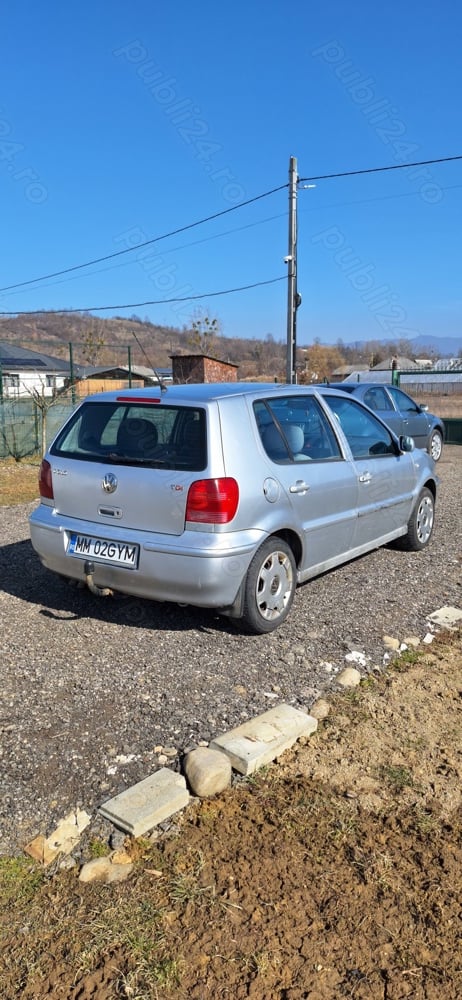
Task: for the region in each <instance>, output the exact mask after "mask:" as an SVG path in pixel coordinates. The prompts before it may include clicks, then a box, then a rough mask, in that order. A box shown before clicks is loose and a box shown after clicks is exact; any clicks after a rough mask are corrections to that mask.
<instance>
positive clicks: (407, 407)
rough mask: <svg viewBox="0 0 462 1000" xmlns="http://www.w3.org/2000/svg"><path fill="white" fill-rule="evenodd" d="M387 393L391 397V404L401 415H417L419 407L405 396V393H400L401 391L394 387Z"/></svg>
mask: <svg viewBox="0 0 462 1000" xmlns="http://www.w3.org/2000/svg"><path fill="white" fill-rule="evenodd" d="M388 391H389V393H390V395H391V396H392V397H393V402H394V404H395V406H396V408H397V409H398V410H401V413H418V412H419V407H418V406H417V403H415V402H414V400H413V399H411V397H410V396H407V395H406V393H405V392H401V389H396V388H395V386H390V388H389V390H388Z"/></svg>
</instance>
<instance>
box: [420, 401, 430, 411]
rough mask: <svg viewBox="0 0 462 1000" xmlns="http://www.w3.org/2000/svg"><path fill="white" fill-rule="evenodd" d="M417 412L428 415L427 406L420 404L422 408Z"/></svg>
mask: <svg viewBox="0 0 462 1000" xmlns="http://www.w3.org/2000/svg"><path fill="white" fill-rule="evenodd" d="M419 410H420V412H421V413H428V406H427V404H426V403H422V406H419Z"/></svg>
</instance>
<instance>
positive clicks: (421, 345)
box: [0, 312, 462, 381]
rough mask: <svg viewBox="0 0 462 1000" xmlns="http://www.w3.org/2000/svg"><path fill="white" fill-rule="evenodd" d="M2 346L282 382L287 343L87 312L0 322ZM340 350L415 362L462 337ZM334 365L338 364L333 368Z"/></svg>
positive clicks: (449, 350) (455, 349)
mask: <svg viewBox="0 0 462 1000" xmlns="http://www.w3.org/2000/svg"><path fill="white" fill-rule="evenodd" d="M0 341H12V342H14V343H15V344H16V345H17V346H21V347H26V348H29V349H32V350H40V351H42V352H43V353H45V354H50V355H54V356H55V357H58V358H63V359H66V360H67V361H68V360H69V357H70V348H69V344H72V354H73V362H74V364H81V365H116V364H118V365H126V364H127V363H128V353H129V352H128V348H130V358H131V363H132V364H137V365H143V366H146V367H151V368H152V367H154V368H166V367H168V366H169V365H170V364H171V361H170V355H172V354H178V353H190V352H191V351H200V350H203V351H204V353H206V354H211V355H213V356H214V357H216V358H219V359H220V360H222V361H229V362H231V363H232V364H235V365H238V378H239V379H245V378H250V379H252V378H253V379H259V378H263V379H270V380H272V379H274V378H277V379H279V380H281V381H285V373H286V354H287V347H286V339H285V338H284V339H283V340H279V341H276V340H275V339H274V337H273V336H272V335H271V334H270V333H268V334H267V336H266V337H265V338H264V339H263V340H261V339H257V338H255V337H252V336H251V335H247V336H245V335H244V336H242V337H225V336H222V335H218V336H215V337H213V338H212V339H209V340H207V341H203V342H202V343H200V341H198V339H197V333H196V335H195V333H194V331H193V330H192V328H191V329H188V328H187V327H183V328H182V329H178V328H176V327H173V326H157V325H156V324H154V323H150V322H149V321H148V320H142V319H141V318H140V317H139V316H136V315H132V316H131V317H129V318H125V317H121V316H119V317H117V316H116V317H113V318H111V319H102V318H99V317H97V316H93V315H91V314H90V313H58V312H47V313H45V312H38V313H32V314H29V313H23V314H22V313H19V314H18V315H17V316H14V317H4V318H1V317H0ZM313 342H314V344H316V343H321V338H319V340H318V338H317V337H313ZM328 346H330V347H331V348H332V346H333V345H332V344H330V345H326V349H327V347H328ZM337 346H340V342H339V344H338V345H337ZM298 347H299V348H300V358H302V351H303V350H307V349H308V348H311V349H313V345H312V344H311V345H309V344H303V343H301V341H300V340H299V343H298ZM341 347H342V348H343V351H342V350H340V355H341V357H343V359H344V361H345V362H348V363H352V362H354V361H359V360H361V359H363V360H364V357H367V358H369V357H371V358H372V357H375V356H376V355H377V360H381V359H382V358H385V357H388V356H389V355H390V354H392V353H400V354H403V353H405V354H407V355H409V357H412V356H413V357H419V358H422V357H428V356H429V355H432V354H435V355H436V356H437V357H456V356H457V355H458V354H459V351H460V349H461V348H462V335H461V337H460V338H457V337H438V336H435V337H431V336H420V337H416V338H415V339H414V340H412V341H406V342H404V341H403V342H402V343H400V344H398V345H394V344H393V341H389V340H387V339H386V338H384V339H383V340H381V341H377V340H376V339H372V338H371V340H370V341H366V340H364V341H355V342H354V343H350V344H348V343H341ZM404 348H406V349H404ZM377 352H378V353H377ZM311 365H312V367H313V368H314V370H316V371H317V370H318V365H319V359H318V360H317V361H316V363H314V361H313V360H311ZM337 366H338V362H336V363H335V365H333V367H337ZM326 370H327V369H326Z"/></svg>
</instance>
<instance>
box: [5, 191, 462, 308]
mask: <svg viewBox="0 0 462 1000" xmlns="http://www.w3.org/2000/svg"><path fill="white" fill-rule="evenodd" d="M461 187H462V184H444V185H440V188H441V191H454V190H458V189H460V188H461ZM418 197H419V191H404V192H401V193H400V194H384V195H375V196H374V197H372V198H353V199H350V200H349V201H335V202H331V203H329V204H327V205H310V208H309V209H307V208H300V207H299V209H298V211H299V214H305V213H307V212H309V213H310V215H312V214H313V212H317V211H325V210H326V209H331V208H345V207H348V206H350V205H372V204H376V203H377V202H381V201H396V200H398V199H400V198H418ZM286 218H287V212H278V214H277V215H268V216H266V218H264V219H258V220H257V221H256V222H248V223H246V224H245V225H244V226H234V227H233V228H232V229H224V230H223V231H222V232H221V233H214V235H213V236H204V237H203V238H202V239H200V240H192V242H190V243H180V244H179V245H178V246H173V247H168V249H167V250H163V251H162V252H163V254H164V256H166V255H167V254H172V253H178V252H179V251H181V250H188V249H189V248H190V247H195V246H201V245H202V244H204V243H213V242H214V240H219V239H222V238H223V237H224V236H233V235H234V233H241V232H244V231H245V230H247V229H256V228H257V227H258V226H263V225H266V223H268V222H274V221H276V220H278V219H286ZM134 249H138V248H137V247H135V248H134ZM130 263H131V262H130V261H122V262H121V263H120V264H112V265H110V266H109V267H100V268H99V269H98V270H97V271H91V272H90V274H89V275H87V277H90V278H92V277H96V276H97V275H98V274H106V273H107V272H108V271H113V270H115V269H116V268H120V267H127V266H129V265H130ZM78 280H79V275H77V274H76V275H73V276H72V277H70V278H63V279H62V280H61V281H51V282H50V283H49V284H48V285H42V289H43V288H55V287H56V286H57V285H64V284H67V282H69V281H78ZM29 291H36V289H34V288H31V289H29ZM14 294H15V295H20V294H21V291H20V290H18V291H16V292H15V293H14Z"/></svg>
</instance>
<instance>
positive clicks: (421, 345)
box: [411, 333, 462, 358]
mask: <svg viewBox="0 0 462 1000" xmlns="http://www.w3.org/2000/svg"><path fill="white" fill-rule="evenodd" d="M411 344H412V346H413V348H414V353H415V354H416V356H418V357H422V355H425V353H426V352H428V351H432V352H433V353H436V354H438V355H439V357H443V358H456V357H457V355H458V353H459V351H460V350H462V333H461V335H460V337H431V336H430V335H429V334H422V335H421V336H420V337H415V339H414V340H411Z"/></svg>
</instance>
